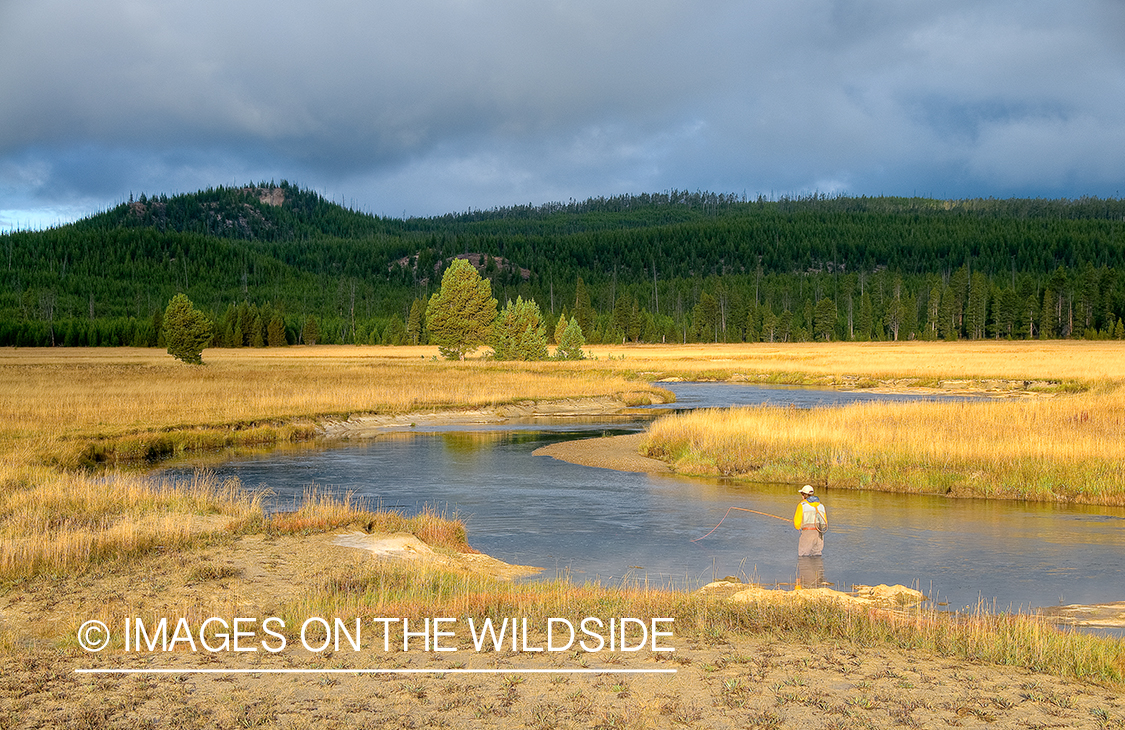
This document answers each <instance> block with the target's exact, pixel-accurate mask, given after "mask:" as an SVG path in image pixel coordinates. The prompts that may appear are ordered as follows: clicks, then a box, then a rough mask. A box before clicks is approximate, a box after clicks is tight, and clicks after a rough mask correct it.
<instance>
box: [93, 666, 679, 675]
mask: <svg viewBox="0 0 1125 730" xmlns="http://www.w3.org/2000/svg"><path fill="white" fill-rule="evenodd" d="M74 673H75V674H675V673H676V670H675V669H615V668H613V667H600V668H597V669H589V668H587V669H520V668H518V667H515V668H510V669H201V668H200V669H195V668H191V667H187V668H183V669H177V668H174V667H168V668H163V667H155V668H147V669H75V670H74Z"/></svg>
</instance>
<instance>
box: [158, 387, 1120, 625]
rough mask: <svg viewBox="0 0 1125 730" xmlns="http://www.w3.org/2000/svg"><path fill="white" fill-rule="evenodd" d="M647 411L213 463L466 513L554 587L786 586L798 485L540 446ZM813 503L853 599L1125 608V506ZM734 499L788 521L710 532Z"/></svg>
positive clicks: (260, 480)
mask: <svg viewBox="0 0 1125 730" xmlns="http://www.w3.org/2000/svg"><path fill="white" fill-rule="evenodd" d="M661 385H662V386H663V385H664V384H661ZM667 387H669V388H670V389H672V390H674V391H675V392H676V394H677V399H678V400H677V404H676V406H677V407H680V408H683V407H710V406H719V405H729V404H752V403H761V402H769V403H772V404H776V405H794V406H796V407H817V406H827V405H835V404H840V403H847V402H853V401H856V400H870V399H891V400H909V399H913V398H917V397H918V396H907V395H894V396H886V395H879V394H874V393H866V392H858V393H857V392H842V391H829V390H814V389H807V388H783V387H775V388H760V387H756V386H750V385H734V384H728V383H707V384H700V383H677V384H669V385H668V386H667ZM649 418H651V416H650V415H647V414H644V413H642V412H635V413H634V414H633V415H630V416H627V417H614V418H594V419H554V420H551V419H537V420H534V421H528V422H522V423H520V422H517V423H506V424H503V425H500V426H482V427H476V428H472V427H464V426H457V427H456V428H457V430H455V431H453V430H442V429H438V428H435V429H429V430H426V429H412V430H411V431H410V432H407V433H403V432H398V433H388V434H386V435H384V436H380V437H378V438H375V439H372V440H369V441H364V442H359V443H353V444H350V445H348V446H343V447H332V448H324V447H314V446H301V447H293V448H285V449H279V450H275V451H272V452H270V453H268V454H265V455H260V456H256V457H246V458H239V459H237V460H234V461H230V462H227V463H225V464H222V465H220V466H218V467H210V468H212V469H213V470H214V471H216V472H217V473H218V474H220V475H222V476H227V475H229V476H236V477H238V478H239V479H240V480H241V481H242V483H243V485H244V486H246V487H249V488H268V489H270V490H272V492H273V493H274V495H275V496H274V497H273V499H272V502H271V507H272V508H274V509H286V508H287V507H289V506H290V505H292V504H294V503H295V502H296V501H297V500H299V499H300V497H301V496H302V495H303V494H304V493H305V491H306V490H308V489H309V488H316V489H320V490H329V491H332V492H334V493H346V492H352V493H354V494H355V495H356V496H357V497H360V498H363V499H365V500H368V501H369V502H370V503H371V504H372V505H373V506H377V507H384V508H392V509H398V510H402V511H404V512H407V513H412V512H415V511H417V510H420V509H422V508H423V507H424V506H426V505H429V506H431V507H434V508H436V509H438V510H439V511H445V512H447V513H448V514H450V515H456V516H458V517H460V518H461V519H463V520H464V522H465V524H466V527H467V529H468V533H469V541H470V543H471V544H472V545H473V546H474V547H475V548H477V549H478V550H481V551H482V552H485V553H488V554H489V555H492V556H494V557H497V558H499V559H501V560H504V561H506V562H510V563H519V564H525V565H535V566H540V567H542V568H544V569H545V575H546V576H548V577H553V576H555V575H559V576H563V577H566V578H568V579H569V580H572V581H578V582H582V581H600V582H602V583H603V584H609V585H615V584H619V583H621V582H622V581H628V582H645V581H647V582H648V583H649V584H650V585H656V586H675V587H680V588H682V587H693V586H697V585H700V584H702V583H706V582H708V581H710V580H712V579H714V578H721V577H724V576H727V575H736V576H739V577H741V578H742V579H743V580H754V581H758V582H761V583H764V584H775V583H776V584H791V583H792V582H793V581H794V579H795V577H796V575H797V570H798V565H797V559H796V544H797V533H796V531H795V530H794V529H793V526H792V522H791V518H792V515H793V511H794V509H795V508H796V505H797V503H798V501H799V499H798V496H797V494H796V488H795V487H794V486H792V485H781V484H772V485H771V484H766V485H763V484H740V483H737V482H733V481H731V480H726V479H700V478H684V477H669V476H653V475H645V474H637V473H625V472H615V471H610V470H606V469H596V468H592V467H584V466H578V465H574V464H569V463H565V462H562V461H557V460H555V459H552V458H550V457H545V456H535V455H533V454H532V452H533V451H534V450H535V449H536V448H538V447H540V446H543V445H546V444H548V443H551V442H553V441H557V440H560V439H571V438H588V437H591V436H599V435H602V434H609V435H611V434H617V433H627V432H631V431H636V430H639V429H641V428H643V427H644V424H645V422H646V421H647V420H648V419H649ZM189 470H190V467H184V466H180V467H176V468H174V469H171V470H169V471H171V472H172V473H173V474H174V475H177V474H178V475H182V474H185V473H187V472H188V471H189ZM820 497H821V498H822V500H823V501H824V502H825V504H826V506H827V509H828V514H829V518H830V521H831V523H832V528H831V531H830V532H829V533H828V535H827V536H826V538H825V553H824V558H823V563H822V565H816V566H813V567H814V568H816V569H817V570H822V571H823V577H824V579H825V580H826V581H828V582H830V583H833V584H835V585H836V586H837V587H840V588H842V589H846V588H849V587H851V586H852V585H855V584H866V585H873V584H877V583H888V584H894V583H901V584H903V585H907V586H913V587H916V588H918V589H920V590H922V591H923V592H924V593H926V594H927V595H928V596H930V598H931V599H932V600H933V601H934V602H935V604H938V605H942V606H948V608H949V609H966V608H972V607H975V606H976V605H978V603H984V604H986V605H987V606H988V607H989V608H990V609H1025V610H1026V609H1030V608H1033V607H1040V606H1050V605H1057V604H1070V603H1100V602H1109V601H1120V600H1123V599H1125V595H1123V593H1125V509H1121V508H1115V507H1091V506H1084V505H1055V504H1025V503H1019V502H1011V501H1004V500H978V499H974V500H970V499H948V498H944V497H936V496H919V495H900V494H890V493H881V492H856V491H850V490H832V489H830V488H829V489H825V490H820ZM732 506H737V507H743V508H747V509H753V510H757V511H759V512H765V513H768V514H772V515H776V516H778V517H782V518H784V520H781V519H772V518H770V517H765V516H760V515H755V514H749V513H745V512H731V513H730V516H728V517H727V518H726V519H725V521H723V523H722V525H721V526H720V527H719V528H718V529H717V530H715V531H714V532H713V533H712V534H711V535H709V536H707V537H703V536H704V535H706V534H707V533H708V532H709V531H710V530H711V529H712V528H714V527H715V525H716V524H718V523H719V521H720V520H721V519H722V518H723V516H724V514H725V513H727V511H728V509H729V508H730V507H732ZM700 538H703V539H700ZM803 567H804V568H806V569H807V568H808V567H809V566H803ZM806 582H807V576H806Z"/></svg>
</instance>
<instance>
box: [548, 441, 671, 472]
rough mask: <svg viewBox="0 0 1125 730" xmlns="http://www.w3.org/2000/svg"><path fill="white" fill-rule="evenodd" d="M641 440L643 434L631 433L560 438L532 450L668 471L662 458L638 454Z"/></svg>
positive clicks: (609, 465) (608, 465) (575, 460)
mask: <svg viewBox="0 0 1125 730" xmlns="http://www.w3.org/2000/svg"><path fill="white" fill-rule="evenodd" d="M644 439H645V434H644V433H631V434H626V435H624V436H608V437H605V438H592V439H580V440H577V441H561V442H559V443H555V444H550V445H548V446H543V447H541V448H538V449H536V450H535V451H533V452H532V453H533V454H535V455H536V456H550V457H553V458H555V459H558V460H560V461H567V462H570V463H571V464H581V465H582V466H596V467H599V468H602V469H616V470H618V471H634V472H644V473H646V474H671V473H672V470H671V469H670V468H669V467H668V465H667V464H665V463H664V462H663V461H660V460H659V459H650V458H648V457H647V456H641V454H640V448H641V442H643V441H644Z"/></svg>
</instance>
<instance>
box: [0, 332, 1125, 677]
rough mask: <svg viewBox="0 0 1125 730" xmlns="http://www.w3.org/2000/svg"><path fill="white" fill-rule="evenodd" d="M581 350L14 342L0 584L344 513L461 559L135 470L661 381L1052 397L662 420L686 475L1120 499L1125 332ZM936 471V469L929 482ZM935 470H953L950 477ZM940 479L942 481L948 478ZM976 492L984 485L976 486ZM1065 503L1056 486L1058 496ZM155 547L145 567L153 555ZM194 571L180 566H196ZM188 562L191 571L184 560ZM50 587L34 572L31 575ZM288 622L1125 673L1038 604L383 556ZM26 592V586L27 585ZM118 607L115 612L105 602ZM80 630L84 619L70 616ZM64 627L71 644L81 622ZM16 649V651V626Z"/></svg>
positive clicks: (217, 487) (231, 487)
mask: <svg viewBox="0 0 1125 730" xmlns="http://www.w3.org/2000/svg"><path fill="white" fill-rule="evenodd" d="M587 351H588V353H589V354H590V355H592V356H593V358H596V359H593V358H592V359H589V360H585V361H581V362H577V363H555V362H544V363H527V364H522V363H521V364H511V363H496V362H491V361H488V360H484V359H470V360H469V361H466V362H446V361H440V360H434V359H433V357H434V355H435V354H436V348H430V347H419V348H411V347H403V348H385V347H353V346H340V347H314V348H297V347H294V348H286V349H278V350H273V349H270V350H208V351H206V352H205V353H204V360H205V362H206V363H207V364H206V365H205V366H202V367H193V366H187V365H183V364H181V363H178V362H175V361H173V360H172V358H170V357H169V356H168V355H166V354H165V353H163V352H162V351H157V350H143V349H140V350H138V349H116V348H115V349H71V350H67V349H49V350H24V349H21V350H2V351H0V414H2V416H3V420H2V423H0V591H2V592H3V594H4V595H6V596H8V597H9V598H10V600H19V597H20V596H21V595H23V594H22V593H21V591H25V590H27V591H31V590H40V589H42V590H45V591H48V592H49V591H50V590H51V586H52V585H53V582H54V581H56V580H62V579H66V580H71V581H74V580H86V578H85V576H90V575H106V574H120V575H123V576H126V578H127V577H128V576H130V575H133V573H134V572H137V571H141V572H143V571H144V570H146V568H145V566H146V565H150V564H151V563H152V561H158V560H165V561H167V560H171V559H172V558H171V557H170V556H180V557H179V558H176V559H177V560H179V563H183V564H184V565H190V564H191V563H192V561H193V560H195V559H194V558H193V557H192V556H193V555H195V554H196V553H198V552H199V551H201V550H219V551H220V552H221V551H222V550H224V549H227V548H226V547H225V546H231V545H233V544H234V543H235V542H237V541H239V540H242V539H246V538H248V536H266V537H268V538H272V537H273V536H277V535H287V536H301V535H308V534H313V533H322V532H325V531H331V530H336V529H339V528H341V527H349V528H357V527H359V528H364V529H367V530H368V531H375V532H379V531H387V532H412V533H414V534H415V535H417V536H418V537H419V538H420V539H422V540H423V541H425V542H427V543H429V544H431V545H433V546H437V547H438V548H442V549H447V550H453V551H465V550H467V549H468V544H469V543H471V542H472V536H471V535H468V536H466V535H465V532H464V527H463V526H462V525H461V523H459V522H457V521H456V520H450V519H446V518H445V517H443V516H441V515H434V514H428V515H421V516H419V517H417V518H411V519H407V518H405V517H402V516H401V515H394V514H387V513H375V512H369V511H367V510H366V509H365V508H364V507H363V506H362V505H352V504H346V503H345V504H341V503H339V502H335V501H332V500H326V499H322V498H318V497H316V496H315V495H313V496H311V497H310V499H309V501H308V503H307V504H306V505H305V506H304V507H302V508H301V509H299V510H298V511H297V512H295V513H291V514H287V515H283V516H275V517H273V518H271V519H268V520H267V519H264V518H263V517H262V515H261V509H260V504H259V502H258V500H257V498H255V497H254V496H253V495H248V494H246V493H244V492H243V491H241V490H240V489H239V488H238V485H237V484H234V483H229V482H226V483H221V482H218V481H217V480H215V479H213V478H211V477H208V476H207V475H205V474H201V475H199V476H198V477H197V479H196V480H195V482H194V483H192V484H191V485H189V486H186V487H180V488H173V487H171V486H170V485H168V484H161V483H159V482H157V481H154V480H151V479H149V478H146V477H145V476H144V474H143V471H141V467H143V466H144V465H146V464H149V463H154V462H156V461H158V460H159V459H161V458H163V457H165V456H169V455H173V454H177V453H183V452H186V451H191V450H205V449H215V448H220V447H225V446H232V445H244V444H249V445H253V444H260V445H265V446H269V445H271V444H277V443H280V442H284V441H290V440H298V439H309V438H314V437H315V435H316V433H317V428H318V426H319V425H320V424H321V423H323V422H324V421H325V420H328V419H339V418H344V417H347V416H348V415H353V414H374V413H379V414H406V413H414V412H421V411H438V410H457V409H466V408H483V407H489V406H498V405H504V404H508V403H512V402H518V401H522V400H554V399H569V398H579V397H590V396H613V397H617V398H619V399H621V400H623V401H627V402H628V401H634V400H641V399H642V398H647V397H648V396H649V395H650V394H656V391H654V390H653V389H652V388H650V387H649V386H648V385H647V383H648V382H649V381H650V380H652V379H659V378H671V377H680V378H685V379H687V378H711V379H733V380H739V381H748V382H758V381H761V382H774V383H779V382H785V383H806V384H821V385H827V384H836V385H843V384H850V385H852V386H858V387H887V388H894V387H898V388H906V387H923V386H929V387H938V388H947V389H965V388H977V389H980V390H984V391H988V390H995V391H997V392H1005V393H1007V394H1013V393H1015V392H1017V391H1023V390H1024V388H1025V386H1026V387H1027V388H1030V389H1031V390H1033V391H1037V392H1040V393H1044V392H1045V393H1048V394H1049V395H1037V396H1035V397H1029V398H1009V399H1004V400H999V401H991V402H982V403H963V404H924V403H920V404H912V405H906V406H896V407H894V408H889V407H878V406H865V407H863V408H841V409H831V410H821V411H816V412H814V413H804V414H803V413H801V412H794V411H790V410H787V409H742V410H737V411H731V412H715V413H708V414H699V415H691V416H687V417H681V416H676V417H671V418H668V419H663V420H661V421H659V422H657V423H656V424H655V425H654V426H653V429H652V437H651V443H652V445H651V446H650V447H649V448H650V450H651V451H652V453H656V454H659V455H661V456H663V457H665V458H668V459H670V460H671V461H672V462H673V463H674V465H676V467H677V468H678V469H681V470H684V471H701V472H708V471H710V472H711V473H714V472H721V473H732V474H739V475H749V476H750V477H751V478H763V479H764V478H769V479H771V480H776V479H797V478H800V479H808V480H810V481H815V482H818V483H824V482H826V481H827V482H828V483H830V484H832V485H833V486H853V487H856V488H873V489H900V490H910V491H942V490H944V491H946V492H951V493H953V494H969V493H971V494H981V495H989V496H1010V497H1017V498H1025V499H1045V498H1059V497H1061V498H1066V499H1075V500H1079V501H1090V502H1098V503H1105V504H1122V503H1125V501H1122V494H1125V483H1123V480H1122V471H1121V469H1122V466H1121V465H1122V464H1123V463H1125V458H1122V457H1125V449H1123V447H1122V443H1123V442H1122V436H1121V433H1122V425H1123V424H1125V421H1123V418H1125V395H1122V391H1121V390H1120V387H1121V384H1122V383H1125V345H1123V344H1121V343H1115V342H1089V343H1086V342H1046V343H1038V342H1032V343H993V342H984V343H877V344H854V343H851V344H837V343H828V344H793V345H741V346H739V345H712V346H696V345H692V346H685V347H678V346H667V347H656V346H622V347H605V346H592V347H589V348H587ZM927 473H930V475H929V476H927ZM935 475H937V476H935ZM943 480H945V481H943ZM974 490H975V491H974ZM1052 495H1053V496H1052ZM146 561H149V562H146ZM179 563H177V564H179ZM184 570H187V568H184ZM37 586H38V588H36V587H37ZM301 591H302V592H301V595H300V596H299V597H298V598H296V599H295V600H292V601H290V602H289V603H287V604H286V605H285V606H282V607H280V608H278V611H280V612H281V614H280V615H292V616H294V617H296V616H300V615H310V614H312V613H324V614H325V615H327V614H329V613H332V614H334V615H337V616H347V615H350V614H353V613H354V614H356V615H359V614H363V613H364V612H370V610H374V609H375V608H377V609H378V611H380V612H381V613H380V615H396V616H403V617H409V616H433V615H438V613H437V612H439V611H440V612H448V614H447V615H480V616H489V615H490V616H511V615H524V616H570V615H575V616H577V615H583V614H586V613H592V612H601V613H602V614H603V615H606V614H607V612H617V615H625V613H630V612H631V614H632V615H651V616H657V615H670V616H675V617H676V620H677V627H678V631H680V630H682V631H684V632H687V633H688V634H689V635H692V636H696V637H699V638H700V640H705V641H710V640H714V641H721V640H722V637H724V636H730V635H746V634H761V633H767V634H776V635H778V636H782V637H796V636H799V637H801V640H802V641H811V642H818V641H824V642H829V643H833V644H835V643H838V642H848V643H851V644H854V645H857V646H872V645H877V646H883V647H888V648H891V649H894V650H904V651H905V650H910V651H913V650H920V651H925V652H932V653H936V654H938V655H940V656H949V657H957V658H960V659H964V660H970V661H975V662H986V663H994V664H1004V665H1014V666H1020V667H1025V668H1028V669H1032V670H1035V671H1043V672H1049V673H1052V674H1055V675H1057V676H1061V677H1069V678H1077V679H1080V680H1082V681H1093V682H1105V683H1111V684H1115V685H1116V684H1119V683H1121V682H1123V681H1125V644H1122V642H1120V641H1117V640H1105V639H1100V638H1097V637H1093V636H1089V635H1083V634H1072V633H1060V632H1057V631H1055V630H1053V629H1052V628H1050V627H1049V626H1048V625H1047V624H1045V623H1044V622H1043V621H1040V620H1039V619H1036V618H1034V617H1027V616H1020V617H1003V616H1001V617H996V616H986V615H979V616H963V617H949V616H940V615H936V614H917V615H914V616H912V617H904V616H902V615H899V614H892V613H888V612H882V611H866V612H865V611H856V610H852V609H845V608H841V607H838V606H833V605H811V606H810V605H801V606H765V605H763V606H755V607H752V608H746V607H743V608H735V607H733V606H731V605H729V604H726V603H723V602H721V601H718V600H716V599H709V598H705V597H702V596H697V595H687V594H682V593H677V592H674V591H664V590H658V589H649V588H644V587H638V588H635V589H633V588H628V587H604V586H597V585H587V586H572V585H569V584H561V583H555V582H542V583H535V584H511V583H503V582H499V581H496V580H493V579H489V578H484V577H480V576H466V575H462V574H459V573H456V572H449V571H444V572H443V571H428V570H427V571H423V572H419V571H418V570H410V569H405V568H402V567H387V566H377V565H373V566H370V567H367V568H364V569H362V570H352V569H344V568H343V567H341V568H339V569H337V570H335V571H329V572H327V573H320V574H317V576H316V577H315V579H313V580H310V582H309V583H308V584H307V585H306V586H302V587H301ZM13 596H14V597H15V598H14V599H13V598H12V597H13ZM106 610H108V609H106ZM60 627H62V628H65V629H66V631H71V630H72V629H73V627H71V626H70V625H69V624H67V623H66V622H63V623H61V624H60ZM50 640H51V641H56V642H62V644H65V637H60V636H55V637H53V638H51V639H50ZM0 646H8V647H9V650H14V651H17V652H18V651H19V649H18V646H19V645H18V642H16V641H15V640H14V639H12V638H11V637H8V638H7V639H4V637H0Z"/></svg>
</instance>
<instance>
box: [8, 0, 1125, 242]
mask: <svg viewBox="0 0 1125 730" xmlns="http://www.w3.org/2000/svg"><path fill="white" fill-rule="evenodd" d="M282 179H286V180H289V181H290V182H292V183H296V184H298V185H300V186H302V187H305V188H311V189H313V190H316V191H318V192H320V193H322V194H324V195H325V197H327V198H329V199H331V200H335V201H337V202H341V203H344V204H345V205H348V206H350V207H353V208H356V209H359V210H364V211H367V212H371V213H375V214H378V215H385V216H392V217H402V216H427V215H439V214H443V213H448V212H460V211H464V210H467V209H470V208H475V209H480V208H484V209H487V208H493V207H497V206H505V205H516V204H526V203H533V204H540V203H545V202H552V201H566V200H569V199H571V198H574V199H578V200H581V199H585V198H587V197H597V196H612V195H619V194H623V193H644V192H662V191H666V190H671V189H677V190H693V191H694V190H707V191H713V192H720V193H735V194H738V195H742V194H745V195H747V196H749V197H752V198H753V197H757V196H758V195H765V196H767V197H777V196H780V195H797V194H808V193H813V192H819V193H827V194H847V195H906V196H910V195H919V196H927V197H937V198H966V197H987V196H993V197H1052V198H1053V197H1070V198H1074V197H1081V196H1086V195H1091V196H1099V197H1120V193H1121V191H1122V190H1123V189H1125V0H1100V1H1099V0H1065V1H1064V0H1050V1H1045V0H964V1H963V0H943V1H942V2H933V0H926V1H925V2H921V1H918V0H850V1H849V0H840V1H835V2H834V1H833V0H744V1H741V2H739V1H735V0H704V1H703V2H700V1H699V0H684V1H682V2H672V1H668V0H643V1H639V0H565V1H563V0H557V1H554V0H487V1H485V0H410V2H393V3H392V2H385V1H384V0H320V1H319V2H315V3H310V2H300V3H298V2H293V0H269V1H268V2H265V1H263V0H237V1H235V2H231V0H191V1H190V2H187V1H186V0H99V2H96V3H92V2H88V0H0V231H2V230H11V229H13V228H21V229H26V228H42V227H46V226H52V225H57V224H59V223H65V222H69V221H72V220H76V219H78V218H81V217H84V216H86V215H89V214H91V213H94V212H97V211H100V210H104V209H106V208H108V207H112V206H113V205H116V204H118V203H120V202H123V201H125V200H127V199H128V197H129V196H130V195H140V194H141V193H145V194H148V195H152V194H160V193H166V194H169V195H171V194H175V193H183V192H192V191H195V190H198V189H202V188H207V187H212V186H218V185H243V184H247V183H250V182H258V181H270V180H274V181H280V180H282Z"/></svg>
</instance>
